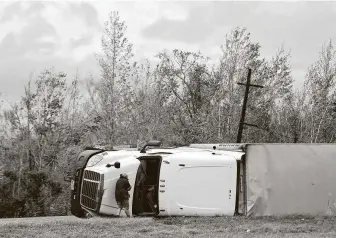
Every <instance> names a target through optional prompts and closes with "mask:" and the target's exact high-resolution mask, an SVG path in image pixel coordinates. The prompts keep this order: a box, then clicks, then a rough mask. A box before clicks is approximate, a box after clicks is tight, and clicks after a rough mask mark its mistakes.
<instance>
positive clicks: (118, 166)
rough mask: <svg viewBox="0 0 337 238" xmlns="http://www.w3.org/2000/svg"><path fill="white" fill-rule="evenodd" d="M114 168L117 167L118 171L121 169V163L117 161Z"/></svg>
mask: <svg viewBox="0 0 337 238" xmlns="http://www.w3.org/2000/svg"><path fill="white" fill-rule="evenodd" d="M114 166H115V168H116V169H119V168H120V167H121V163H119V162H117V161H116V162H115V163H114Z"/></svg>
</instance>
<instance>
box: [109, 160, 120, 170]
mask: <svg viewBox="0 0 337 238" xmlns="http://www.w3.org/2000/svg"><path fill="white" fill-rule="evenodd" d="M112 166H113V167H115V168H116V169H119V168H120V167H121V163H119V162H118V161H116V162H115V163H114V164H107V165H106V167H108V168H110V167H112Z"/></svg>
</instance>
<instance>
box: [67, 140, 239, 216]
mask: <svg viewBox="0 0 337 238" xmlns="http://www.w3.org/2000/svg"><path fill="white" fill-rule="evenodd" d="M96 152H97V153H92V155H91V156H90V157H89V158H88V160H87V163H86V165H85V166H83V167H82V173H79V174H78V178H77V180H76V177H75V180H74V182H73V183H74V184H76V185H75V186H74V187H73V190H72V194H76V196H75V197H76V199H74V200H72V212H73V210H75V209H73V206H74V207H77V209H79V208H81V209H83V210H85V211H87V212H89V213H91V214H92V215H94V216H117V215H118V214H119V208H118V206H117V202H116V199H115V185H116V182H117V180H118V179H119V177H120V174H122V173H126V174H128V177H129V182H130V184H131V186H132V188H131V190H130V191H129V194H130V200H129V203H130V204H129V205H130V212H132V215H133V216H200V215H201V216H216V215H234V214H235V213H236V212H237V208H238V199H239V196H237V195H238V194H237V192H238V187H237V182H238V169H239V167H238V161H239V160H240V159H241V157H242V155H243V154H244V153H230V152H225V151H215V150H211V149H198V148H188V147H179V148H152V149H148V150H147V151H145V149H144V150H141V151H127V150H119V151H100V152H98V151H96ZM80 156H81V155H80ZM73 214H74V215H75V216H76V214H75V213H73Z"/></svg>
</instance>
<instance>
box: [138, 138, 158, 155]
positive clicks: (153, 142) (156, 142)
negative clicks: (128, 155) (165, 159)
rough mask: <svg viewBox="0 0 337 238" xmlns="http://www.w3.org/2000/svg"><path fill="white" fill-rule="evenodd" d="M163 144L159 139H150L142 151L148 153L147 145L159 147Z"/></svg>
mask: <svg viewBox="0 0 337 238" xmlns="http://www.w3.org/2000/svg"><path fill="white" fill-rule="evenodd" d="M160 145H161V141H159V140H150V141H149V142H147V143H146V144H145V145H144V146H143V148H142V149H141V150H140V153H146V150H145V149H146V147H148V146H157V147H159V146H160Z"/></svg>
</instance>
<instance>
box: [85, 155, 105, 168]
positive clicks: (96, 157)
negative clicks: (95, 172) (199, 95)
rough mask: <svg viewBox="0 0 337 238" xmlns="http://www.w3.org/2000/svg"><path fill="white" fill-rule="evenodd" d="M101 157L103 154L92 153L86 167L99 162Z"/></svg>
mask: <svg viewBox="0 0 337 238" xmlns="http://www.w3.org/2000/svg"><path fill="white" fill-rule="evenodd" d="M102 159H103V155H94V156H93V157H91V158H90V159H89V161H88V163H87V167H92V166H94V165H96V164H97V163H99V162H100V161H101V160H102Z"/></svg>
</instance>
